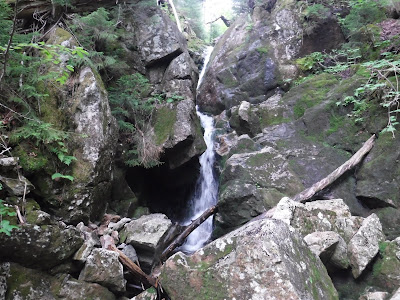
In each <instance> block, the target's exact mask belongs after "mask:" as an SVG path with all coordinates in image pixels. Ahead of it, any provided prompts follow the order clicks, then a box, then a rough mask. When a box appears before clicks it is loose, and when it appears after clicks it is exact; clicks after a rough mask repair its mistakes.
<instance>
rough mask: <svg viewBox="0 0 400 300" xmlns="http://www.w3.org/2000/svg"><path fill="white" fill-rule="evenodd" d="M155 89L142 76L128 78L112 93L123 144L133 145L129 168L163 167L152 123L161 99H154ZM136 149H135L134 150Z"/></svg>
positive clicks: (125, 77) (113, 88)
mask: <svg viewBox="0 0 400 300" xmlns="http://www.w3.org/2000/svg"><path fill="white" fill-rule="evenodd" d="M150 92H151V85H150V83H149V81H148V79H147V78H146V77H145V76H143V75H142V74H140V73H135V74H131V75H124V76H122V77H121V78H119V79H118V80H117V82H116V86H115V87H112V88H110V89H109V101H110V104H111V109H112V113H113V115H114V116H115V117H116V118H117V121H118V125H119V129H120V136H121V139H122V141H123V142H124V143H125V144H127V145H130V146H129V147H130V149H129V150H128V151H127V152H126V153H125V157H124V161H125V164H127V165H129V166H132V167H133V166H138V165H143V166H144V167H146V168H150V167H153V166H155V165H158V164H160V161H159V157H160V154H161V148H160V147H159V146H157V145H155V143H154V141H153V137H152V131H151V120H152V116H153V111H154V109H155V105H156V104H158V103H160V101H161V97H160V96H159V95H155V96H152V97H151V96H150ZM132 147H133V149H132Z"/></svg>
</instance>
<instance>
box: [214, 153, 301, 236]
mask: <svg viewBox="0 0 400 300" xmlns="http://www.w3.org/2000/svg"><path fill="white" fill-rule="evenodd" d="M303 188H304V187H303V185H302V183H301V181H300V180H299V178H298V177H297V176H296V175H295V174H294V173H293V172H292V169H291V167H290V165H289V164H288V162H287V161H286V160H285V159H284V157H283V156H281V155H280V154H279V153H278V152H277V151H275V150H274V149H272V148H270V147H265V148H263V149H262V150H260V151H255V152H250V153H243V154H234V155H232V156H231V157H230V158H229V159H228V160H227V161H226V163H225V166H224V169H223V171H222V173H221V178H220V190H219V200H218V206H219V211H218V214H217V219H216V224H217V227H220V229H222V228H224V230H228V229H232V228H235V227H237V226H239V225H242V224H244V223H245V222H247V221H248V220H250V219H251V218H252V217H255V216H257V215H259V214H261V213H262V212H264V211H265V210H267V209H269V208H271V207H273V206H274V205H275V204H276V203H277V202H278V201H279V199H281V198H282V196H284V195H292V196H293V195H295V194H296V193H298V192H300V191H301V190H302V189H303ZM232 208H234V209H232Z"/></svg>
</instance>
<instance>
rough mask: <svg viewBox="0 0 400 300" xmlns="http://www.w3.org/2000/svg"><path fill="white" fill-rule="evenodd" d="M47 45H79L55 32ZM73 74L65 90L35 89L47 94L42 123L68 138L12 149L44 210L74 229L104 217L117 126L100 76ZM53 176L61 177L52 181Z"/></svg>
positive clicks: (50, 84) (48, 85)
mask: <svg viewBox="0 0 400 300" xmlns="http://www.w3.org/2000/svg"><path fill="white" fill-rule="evenodd" d="M47 42H48V43H49V44H54V45H60V44H62V45H63V46H65V47H70V48H73V47H74V46H75V45H77V42H76V41H75V39H74V37H73V36H72V35H71V34H70V33H68V32H67V31H65V30H63V29H61V28H58V27H55V28H54V29H53V30H52V31H51V32H50V33H49V39H48V41H47ZM60 59H61V62H60V64H59V65H57V66H56V65H54V66H51V68H50V72H60V70H62V69H60V68H63V67H65V64H66V63H67V61H68V59H69V56H68V55H64V56H62V57H61V58H60ZM75 72H76V74H75V75H76V76H74V77H70V78H69V79H68V84H66V85H64V86H61V87H57V84H58V83H57V82H55V81H54V80H48V81H45V82H42V83H41V84H40V86H39V88H40V89H41V91H42V92H43V93H45V94H48V97H46V98H45V99H44V100H43V102H42V103H41V118H42V120H43V121H44V122H47V123H51V124H52V128H55V129H56V130H60V131H61V132H68V136H69V137H68V138H66V139H62V142H63V144H62V146H60V147H58V146H57V145H55V146H54V145H51V146H50V147H47V148H48V149H47V148H46V147H42V148H40V147H37V149H35V148H34V149H32V146H30V145H27V144H26V143H21V145H19V146H18V147H17V149H16V151H17V153H18V155H19V156H20V157H21V164H22V167H23V168H26V170H27V174H28V176H29V178H32V181H33V184H34V186H35V187H36V190H35V193H36V196H37V197H38V198H40V203H41V206H42V209H43V210H45V211H46V212H50V213H52V214H54V215H55V216H57V217H59V218H61V219H62V220H63V221H64V222H66V223H73V224H77V223H79V222H80V221H85V222H87V221H89V220H90V219H91V220H93V221H94V220H96V219H97V218H99V216H100V215H102V214H103V213H104V211H105V209H106V203H107V201H108V198H109V196H110V194H111V183H110V182H111V177H112V175H111V173H112V164H113V157H114V153H115V149H116V140H117V135H116V134H117V127H116V121H115V119H114V117H113V116H112V115H111V110H110V107H109V104H108V98H107V92H106V90H105V87H104V84H103V82H102V80H101V78H100V75H99V74H98V73H97V72H96V71H93V70H92V69H91V68H89V67H87V66H82V67H81V68H80V69H76V70H75ZM60 135H61V134H60ZM64 135H66V133H64ZM61 136H63V135H61ZM59 142H61V140H60V141H59ZM53 148H54V149H53ZM61 148H62V149H61ZM43 149H45V151H44V150H43ZM53 152H54V153H53ZM65 156H73V157H74V159H73V160H72V161H71V162H69V163H70V164H69V165H67V163H65V164H64V163H63V162H62V159H61V158H60V157H65ZM56 173H58V174H59V177H58V178H56V179H55V180H52V176H53V175H54V174H56ZM60 176H61V177H60ZM70 180H71V181H70Z"/></svg>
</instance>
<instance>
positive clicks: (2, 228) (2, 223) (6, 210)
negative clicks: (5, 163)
mask: <svg viewBox="0 0 400 300" xmlns="http://www.w3.org/2000/svg"><path fill="white" fill-rule="evenodd" d="M2 188H3V186H2V185H1V184H0V190H2ZM16 215H17V214H16V213H15V212H14V211H13V210H12V209H11V208H10V207H8V206H6V205H4V201H3V200H1V199H0V233H5V234H6V235H8V236H10V235H11V231H12V230H13V229H17V228H18V226H15V225H11V224H10V221H9V220H3V217H7V216H8V217H14V216H16Z"/></svg>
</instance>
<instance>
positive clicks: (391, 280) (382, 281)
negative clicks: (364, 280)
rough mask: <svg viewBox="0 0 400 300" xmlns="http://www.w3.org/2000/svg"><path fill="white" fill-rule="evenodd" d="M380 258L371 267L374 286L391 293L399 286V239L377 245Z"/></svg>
mask: <svg viewBox="0 0 400 300" xmlns="http://www.w3.org/2000/svg"><path fill="white" fill-rule="evenodd" d="M379 253H380V257H379V258H378V259H377V261H376V262H375V264H374V265H373V271H372V272H373V279H372V280H373V281H374V283H375V285H377V286H379V287H381V288H383V289H385V290H386V291H388V292H393V291H394V290H395V289H396V288H397V287H398V286H399V285H400V238H396V239H395V240H394V241H392V242H388V241H386V242H382V243H380V245H379Z"/></svg>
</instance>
